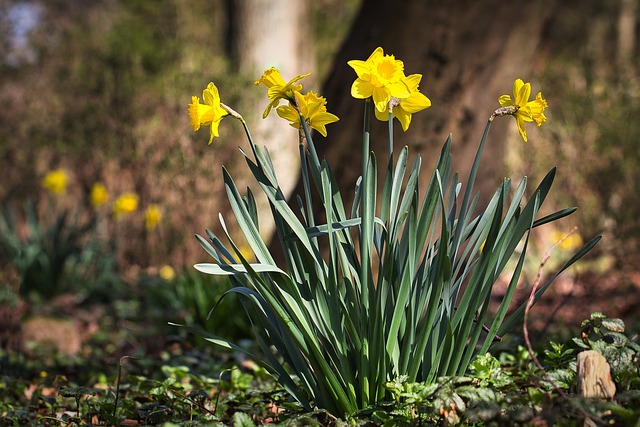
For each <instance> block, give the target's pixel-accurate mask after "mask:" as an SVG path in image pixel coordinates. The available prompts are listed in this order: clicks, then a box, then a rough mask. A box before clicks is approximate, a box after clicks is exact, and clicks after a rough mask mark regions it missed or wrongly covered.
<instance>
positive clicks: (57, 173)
mask: <svg viewBox="0 0 640 427" xmlns="http://www.w3.org/2000/svg"><path fill="white" fill-rule="evenodd" d="M67 180H68V179H67V173H66V172H65V171H64V170H62V169H56V170H53V171H51V172H49V173H48V174H46V175H45V176H44V178H42V186H43V187H44V188H45V189H47V190H49V191H50V192H51V193H53V194H54V195H56V196H60V195H62V194H64V192H65V191H66V189H67Z"/></svg>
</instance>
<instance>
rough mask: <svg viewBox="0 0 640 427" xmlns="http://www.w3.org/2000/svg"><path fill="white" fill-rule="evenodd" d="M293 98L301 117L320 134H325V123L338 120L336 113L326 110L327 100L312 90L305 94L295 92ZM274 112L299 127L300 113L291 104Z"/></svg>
mask: <svg viewBox="0 0 640 427" xmlns="http://www.w3.org/2000/svg"><path fill="white" fill-rule="evenodd" d="M295 98H296V104H297V105H298V108H299V109H300V114H302V117H304V119H305V121H306V122H307V124H308V125H309V126H311V127H312V128H313V129H315V130H317V131H318V132H320V134H321V135H322V136H327V129H326V127H325V126H326V125H328V124H329V123H334V122H337V121H338V120H340V119H338V117H337V116H336V115H334V114H331V113H328V112H327V107H326V105H327V100H326V99H325V98H324V97H322V96H318V94H316V93H314V92H308V93H307V94H306V95H302V94H301V93H300V92H296V93H295ZM276 112H277V113H278V115H279V116H280V117H282V118H283V119H285V120H288V121H290V122H291V126H293V127H294V128H300V126H301V124H300V114H298V110H297V109H296V108H295V107H294V106H293V105H283V106H280V107H278V109H277V110H276Z"/></svg>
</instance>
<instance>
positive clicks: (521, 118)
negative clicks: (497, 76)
mask: <svg viewBox="0 0 640 427" xmlns="http://www.w3.org/2000/svg"><path fill="white" fill-rule="evenodd" d="M530 95H531V84H530V83H525V82H523V81H522V79H516V81H515V82H514V83H513V99H512V98H511V96H510V95H502V96H500V97H499V98H498V102H499V103H500V105H501V106H502V107H503V108H507V110H506V111H507V113H504V114H509V115H512V116H513V117H514V118H515V119H516V123H517V125H518V131H519V132H520V136H522V139H523V140H524V142H527V131H526V130H525V128H524V122H534V121H535V122H536V124H537V125H538V126H540V125H542V123H544V122H545V121H546V120H547V118H546V116H545V115H544V110H545V109H546V108H547V107H548V104H547V101H546V100H545V99H544V98H543V97H542V92H538V94H537V95H536V98H535V99H533V100H531V101H529V96H530ZM494 114H495V113H494ZM504 114H501V115H504Z"/></svg>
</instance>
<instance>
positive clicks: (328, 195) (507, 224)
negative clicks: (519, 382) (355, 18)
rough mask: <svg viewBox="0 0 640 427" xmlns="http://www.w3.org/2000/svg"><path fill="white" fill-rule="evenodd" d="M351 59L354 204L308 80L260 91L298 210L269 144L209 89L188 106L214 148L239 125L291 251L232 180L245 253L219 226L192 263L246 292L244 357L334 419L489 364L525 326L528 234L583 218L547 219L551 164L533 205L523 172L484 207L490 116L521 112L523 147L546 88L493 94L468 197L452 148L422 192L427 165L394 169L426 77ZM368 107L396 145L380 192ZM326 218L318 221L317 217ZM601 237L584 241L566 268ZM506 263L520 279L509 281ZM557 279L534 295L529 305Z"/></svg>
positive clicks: (386, 58)
mask: <svg viewBox="0 0 640 427" xmlns="http://www.w3.org/2000/svg"><path fill="white" fill-rule="evenodd" d="M349 65H350V66H351V67H352V68H353V69H354V70H355V72H356V75H357V78H356V80H355V82H354V83H353V85H352V88H351V94H352V95H353V96H354V97H355V98H358V99H362V100H364V129H363V141H362V147H363V149H362V155H363V162H362V173H361V176H360V178H359V179H358V180H357V182H355V183H354V185H355V197H354V199H353V200H345V199H344V198H343V196H342V194H341V192H340V188H338V186H337V183H336V180H335V177H334V175H333V172H332V169H331V166H330V165H329V164H328V162H327V161H323V160H321V159H320V158H319V157H318V155H317V152H316V149H315V146H314V142H313V135H312V129H315V130H316V131H318V132H320V133H321V134H323V135H325V134H326V125H328V124H330V123H332V122H335V121H336V120H338V118H337V117H336V116H335V115H333V114H331V113H329V112H327V108H326V100H325V99H324V98H322V97H321V96H319V95H317V94H316V93H314V92H308V93H306V94H303V93H302V84H301V83H299V82H300V80H302V79H303V78H304V77H305V76H306V74H305V75H299V76H297V77H295V78H294V79H292V80H291V81H289V82H288V83H287V82H285V80H284V79H283V78H282V77H281V76H280V73H279V71H278V70H276V69H274V68H271V69H268V70H267V71H265V73H264V75H263V76H262V78H261V79H259V80H258V81H257V82H256V84H257V85H260V84H264V85H265V86H267V88H268V97H269V104H268V106H267V109H266V110H265V112H264V116H265V117H266V115H267V114H269V112H270V111H271V109H274V108H275V109H276V111H277V113H278V115H280V116H281V117H282V118H284V119H285V120H287V121H289V122H290V123H291V125H292V126H294V127H296V128H298V129H299V130H300V132H299V134H300V144H299V153H300V160H301V171H300V173H301V177H302V182H303V184H304V192H303V194H301V195H295V199H293V200H295V201H297V204H296V203H292V202H291V201H288V200H286V198H285V195H284V194H283V191H282V190H281V189H280V187H279V185H278V177H277V174H276V171H275V170H274V168H273V166H272V163H271V160H270V155H269V151H268V149H267V148H261V147H259V146H258V145H257V144H256V143H254V141H253V140H252V138H251V135H250V133H249V130H248V128H247V126H246V123H245V121H244V119H243V118H242V116H241V115H240V114H238V113H237V112H235V111H234V110H233V109H231V108H229V107H228V106H226V105H225V104H223V103H221V102H220V99H219V94H218V91H217V89H215V90H214V88H215V85H213V83H210V84H209V86H208V87H207V89H205V94H204V100H205V105H206V107H205V106H203V105H201V104H199V101H198V99H197V98H196V97H194V98H193V103H192V104H191V105H190V106H189V114H190V117H191V125H192V127H193V128H194V129H195V130H197V129H198V128H199V127H200V126H201V125H210V126H211V128H212V130H211V138H213V136H218V126H219V124H220V120H221V119H222V118H224V117H234V118H236V119H239V120H240V121H241V122H242V123H243V125H244V128H245V131H246V134H247V137H248V139H249V148H250V152H245V151H242V154H243V155H244V156H245V158H246V162H247V165H248V167H249V169H250V170H251V172H252V174H253V176H254V177H255V179H256V181H257V184H258V185H259V187H260V189H261V190H262V191H263V192H264V195H265V196H266V198H267V199H268V201H269V204H270V207H271V212H272V214H273V221H274V223H275V225H276V232H277V236H276V237H275V238H276V239H277V241H279V243H280V245H281V247H282V251H283V253H284V257H285V262H284V263H283V264H282V265H276V262H275V260H274V257H273V256H272V254H271V253H270V252H269V249H268V245H267V243H266V242H265V241H264V240H263V238H262V237H261V234H260V230H259V224H258V212H257V207H256V206H257V205H256V202H255V199H254V195H253V194H252V192H251V191H247V193H246V194H244V195H242V194H241V193H240V191H239V190H238V188H237V187H236V185H235V184H234V181H233V179H232V177H231V176H230V175H229V173H228V172H227V171H226V170H223V179H224V185H225V189H226V193H227V197H228V199H229V203H230V205H231V209H232V211H233V214H234V215H235V219H236V221H237V223H238V224H239V227H240V229H241V231H242V233H243V234H244V237H245V239H246V243H247V244H248V246H249V247H250V248H251V251H252V256H251V257H248V256H247V254H246V251H245V250H241V249H240V248H241V247H242V246H243V245H244V244H243V243H239V242H235V241H234V240H233V239H232V238H231V235H230V234H231V233H229V232H228V230H227V227H226V223H225V221H224V218H223V217H222V216H220V221H221V225H222V230H224V233H225V236H224V238H222V237H219V236H217V235H215V234H214V233H212V232H211V231H208V230H207V233H206V235H207V238H204V237H202V236H198V240H199V241H200V243H201V244H202V246H203V247H204V249H205V250H206V251H207V252H208V253H209V255H211V257H213V259H214V261H215V262H214V263H203V264H197V265H196V266H195V268H196V269H197V270H199V271H201V272H204V273H207V274H214V275H225V276H229V277H230V279H231V283H232V285H233V287H232V288H230V289H229V290H228V291H227V292H226V293H225V294H224V295H222V296H221V298H220V300H222V299H223V298H224V296H225V295H228V294H231V293H234V294H239V295H241V296H242V297H243V301H244V306H245V308H246V312H247V314H248V316H249V318H250V319H251V321H252V323H253V326H254V330H255V334H256V340H257V342H258V343H259V345H260V347H261V348H262V352H263V353H264V356H263V357H257V356H254V355H251V356H252V357H254V358H255V359H256V360H257V361H258V362H259V363H260V364H262V365H263V366H264V367H265V368H266V369H267V370H268V371H269V372H270V373H272V374H273V375H274V376H275V378H277V380H278V381H279V382H280V383H281V384H282V385H283V386H284V387H285V388H286V389H287V390H288V391H289V392H290V393H291V395H292V396H293V397H294V398H295V399H296V400H297V401H298V402H300V403H301V404H302V405H303V406H304V407H306V408H309V409H311V408H316V407H318V408H323V409H325V410H327V411H329V412H331V413H332V414H334V415H336V416H348V415H349V414H354V413H357V412H358V411H361V410H364V409H366V408H369V407H371V406H373V405H375V404H376V403H378V402H380V401H383V400H385V399H388V398H389V395H388V389H387V388H386V387H385V384H386V383H387V382H388V381H392V380H394V379H396V378H399V377H403V378H405V379H406V380H407V381H409V382H418V381H425V382H431V381H435V380H436V379H437V378H438V377H441V376H447V375H463V374H465V373H466V372H467V370H468V367H469V365H470V363H471V362H472V361H473V360H474V358H475V357H476V356H477V355H479V354H485V353H486V352H487V350H488V349H489V348H490V346H491V345H492V343H494V342H496V341H499V340H500V339H501V336H502V335H503V334H505V333H507V332H508V331H509V330H510V329H511V328H512V327H514V326H515V325H517V324H518V322H520V320H521V319H522V317H523V312H524V307H520V308H519V309H516V310H515V311H513V313H512V314H510V315H509V316H507V313H508V309H509V307H510V303H511V300H512V298H513V295H514V292H515V290H516V287H517V286H518V283H519V277H520V274H521V272H522V268H523V264H524V261H525V255H526V252H527V246H528V243H529V234H530V232H531V230H532V229H533V228H535V227H538V226H541V225H543V224H546V223H548V222H551V221H554V220H557V219H559V218H562V217H565V216H567V215H569V214H571V213H572V212H574V211H575V208H569V209H564V210H561V211H558V212H555V213H553V214H551V215H547V216H545V217H542V218H539V217H538V212H539V210H540V207H541V205H542V203H543V202H544V200H545V199H546V197H547V194H548V192H549V189H550V187H551V184H552V182H553V180H554V176H555V169H554V170H552V171H550V172H549V173H548V174H547V175H546V176H545V178H544V179H543V180H542V182H541V183H540V184H539V185H538V186H537V187H536V188H535V189H534V190H533V191H532V192H531V193H530V197H529V199H528V201H525V200H524V198H523V196H524V194H525V188H526V186H527V179H526V178H524V179H523V180H521V181H520V182H519V183H518V184H517V185H515V186H512V183H511V180H509V179H505V180H504V181H503V182H502V183H501V184H500V185H499V187H498V188H497V190H496V191H495V193H494V194H493V197H491V198H490V201H489V203H488V205H487V206H486V208H484V209H483V210H479V212H476V205H477V202H478V195H474V190H473V186H474V181H475V177H476V174H477V171H478V168H479V166H480V159H481V156H482V151H483V148H484V145H485V144H486V143H487V136H488V133H489V128H490V126H491V123H492V121H493V120H494V119H495V118H496V117H500V116H505V115H511V116H513V117H515V118H516V121H517V124H518V129H519V131H520V133H521V135H522V136H523V138H524V139H525V140H526V134H525V132H524V123H525V122H531V121H535V122H536V123H537V124H538V125H540V124H542V122H544V120H545V116H544V110H545V108H546V107H547V103H546V101H545V100H544V99H543V98H542V95H541V94H539V95H538V96H537V97H536V99H535V100H533V101H529V96H530V92H531V86H530V84H529V83H526V84H525V83H523V82H522V80H517V81H516V82H515V84H514V98H515V99H514V100H512V99H511V97H510V96H507V95H504V96H501V97H500V98H499V103H500V107H499V108H498V109H497V110H496V111H495V112H494V113H493V114H491V115H490V118H489V120H488V122H487V126H486V129H485V131H484V134H483V135H482V138H481V140H480V143H479V146H478V151H477V154H476V157H475V160H474V163H473V166H472V169H471V173H470V175H469V177H468V178H467V180H466V182H465V183H464V190H463V182H461V180H460V177H459V176H458V174H457V173H454V172H452V170H453V169H452V155H451V145H452V141H451V138H449V139H447V141H446V142H445V144H444V146H443V147H442V150H441V152H440V155H439V158H438V161H437V164H436V166H435V169H434V170H433V171H432V172H431V178H430V181H429V185H428V187H427V188H426V189H424V191H420V189H419V188H418V182H419V174H420V172H421V160H420V158H419V157H418V158H417V160H416V161H415V162H414V163H413V165H409V164H408V157H409V149H408V148H407V147H404V148H403V149H402V150H400V152H399V154H397V159H394V157H395V155H394V152H393V151H394V144H393V125H392V124H393V123H392V122H393V118H397V119H398V121H399V122H400V124H401V125H402V128H403V129H404V130H406V129H407V128H408V127H409V125H410V123H411V118H412V115H413V114H415V113H417V112H418V111H421V110H424V109H426V108H428V107H429V106H430V105H431V101H430V100H429V99H428V98H427V97H426V96H425V95H423V94H422V93H421V92H420V91H419V90H418V85H419V83H420V81H421V78H422V76H421V75H419V74H412V75H409V76H406V75H405V72H404V64H403V62H402V61H400V60H397V59H396V58H395V57H394V56H393V55H386V54H385V53H384V51H383V50H382V48H378V49H376V50H375V51H374V52H373V53H372V55H371V56H370V57H369V58H368V59H367V60H366V61H361V60H353V61H349ZM282 103H284V104H283V105H281V104H282ZM372 112H373V116H374V117H376V118H378V119H381V120H386V121H388V122H389V131H388V132H389V135H388V138H389V144H388V147H389V149H388V152H387V153H382V154H383V157H384V155H386V158H387V161H388V166H387V167H386V175H385V177H384V179H383V181H382V182H381V183H378V182H377V177H378V173H377V169H378V161H379V160H378V159H379V157H378V154H377V153H373V152H370V151H369V134H370V132H369V124H370V118H371V116H372ZM214 128H215V130H214ZM314 188H315V191H313V190H314ZM379 190H381V191H379ZM379 194H380V196H378V195H379ZM348 206H350V208H348ZM318 208H321V210H322V213H323V215H322V217H323V218H324V219H323V221H322V223H319V221H318V218H316V217H315V213H316V212H318ZM597 240H598V238H595V239H593V240H591V241H590V242H588V243H586V244H585V245H584V246H582V247H581V248H580V249H579V250H578V251H577V252H576V253H575V255H574V256H573V257H572V258H571V259H570V260H569V261H568V262H567V263H566V265H564V266H563V268H562V269H561V270H560V271H563V270H564V269H566V268H567V267H569V266H570V265H571V264H573V263H574V262H575V261H577V260H578V259H579V258H580V257H582V256H583V255H584V254H585V253H587V252H588V251H589V250H590V249H591V248H592V247H593V246H594V245H595V244H596V242H597ZM323 254H326V255H323ZM250 259H252V260H253V259H255V261H253V262H250V261H249V260H250ZM510 261H514V262H512V263H510ZM507 266H511V268H512V269H511V270H510V271H506V267H507ZM559 273H560V272H558V274H559ZM504 275H506V277H507V278H508V287H507V290H506V292H505V293H504V296H503V297H502V301H501V303H500V305H499V307H498V308H497V310H496V311H490V310H489V302H490V300H491V296H492V291H493V287H494V284H495V283H496V282H497V280H498V278H499V277H503V276H504ZM554 278H555V276H554V277H553V278H552V279H551V280H550V281H549V282H547V283H543V284H542V285H541V286H540V288H539V290H538V291H537V294H536V299H537V298H539V297H540V296H541V295H542V293H543V292H544V291H545V290H546V289H547V288H548V287H549V285H550V284H551V282H552V281H553V279H554ZM213 316H215V307H214V309H213ZM220 321H221V327H224V326H223V321H224V320H223V319H220ZM187 327H188V328H189V329H190V330H192V331H194V332H197V333H200V334H202V336H204V337H205V338H206V339H207V340H209V341H211V342H213V343H215V344H218V345H220V346H222V347H225V348H228V349H234V350H237V351H243V352H244V351H245V350H244V349H242V348H241V347H239V346H238V345H236V344H234V343H232V342H229V341H227V340H224V339H222V338H220V337H219V336H217V335H215V333H211V332H206V331H202V330H199V329H197V328H195V327H193V326H187ZM213 332H215V331H213Z"/></svg>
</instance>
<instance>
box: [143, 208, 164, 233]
mask: <svg viewBox="0 0 640 427" xmlns="http://www.w3.org/2000/svg"><path fill="white" fill-rule="evenodd" d="M161 219H162V212H161V211H160V208H159V207H158V205H156V204H155V203H153V204H150V205H149V207H147V209H146V210H145V212H144V225H145V228H146V229H147V230H148V231H153V230H155V228H156V227H157V226H158V224H159V223H160V220H161Z"/></svg>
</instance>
